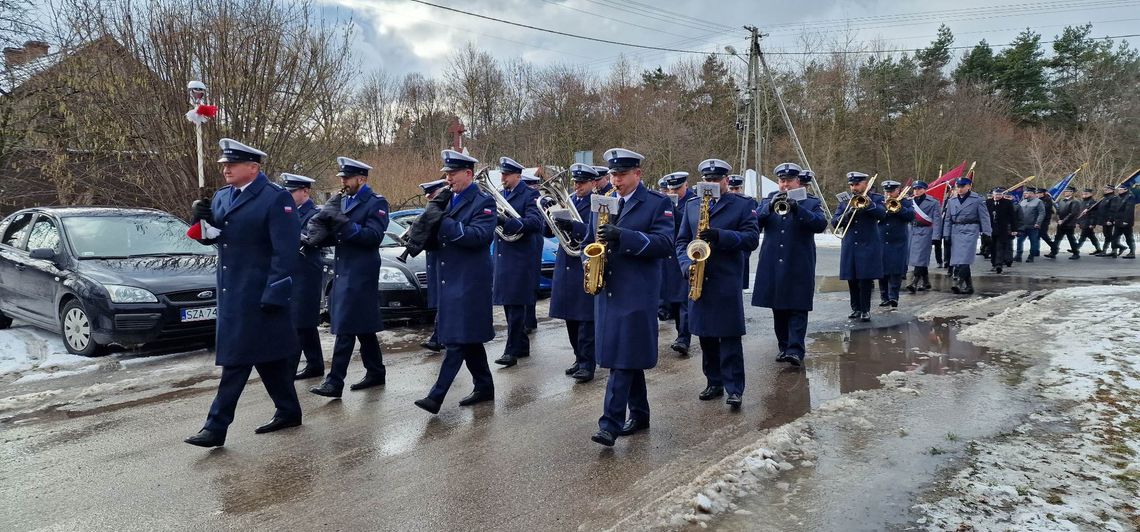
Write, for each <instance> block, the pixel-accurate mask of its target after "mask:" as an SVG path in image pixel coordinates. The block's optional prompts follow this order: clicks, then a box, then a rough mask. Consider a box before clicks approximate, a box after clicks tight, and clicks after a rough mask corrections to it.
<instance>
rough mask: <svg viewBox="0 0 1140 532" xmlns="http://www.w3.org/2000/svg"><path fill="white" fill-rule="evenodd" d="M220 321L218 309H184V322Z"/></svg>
mask: <svg viewBox="0 0 1140 532" xmlns="http://www.w3.org/2000/svg"><path fill="white" fill-rule="evenodd" d="M216 319H218V307H199V308H184V309H182V321H183V322H187V321H206V320H216Z"/></svg>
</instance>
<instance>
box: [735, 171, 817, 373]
mask: <svg viewBox="0 0 1140 532" xmlns="http://www.w3.org/2000/svg"><path fill="white" fill-rule="evenodd" d="M775 174H776V179H778V180H779V181H778V186H779V189H778V190H776V191H775V192H772V193H771V194H768V197H767V198H764V199H763V200H761V201H760V205H759V207H758V208H757V210H756V220H757V223H758V224H759V227H760V230H761V231H762V232H763V233H764V241H763V242H762V243H761V245H760V257H759V260H758V262H757V263H756V279H755V281H754V282H753V283H752V287H753V288H752V306H754V307H767V308H770V309H772V325H773V327H774V329H775V332H776V343H777V346H778V347H779V354H778V355H777V356H776V361H777V362H787V363H789V364H792V365H793V366H800V365H802V364H803V361H804V356H805V354H806V351H805V345H806V338H807V324H808V313H809V312H811V310H812V303H813V298H814V297H815V260H816V258H815V235H817V234H819V233H822V232H824V231H825V230H826V229H827V215H826V214H824V212H823V206H822V203H821V202H820V201H819V198H816V197H815V196H811V195H808V196H807V197H806V198H805V199H802V200H799V201H795V200H789V207H790V210H789V211H788V213H787V214H786V215H783V216H781V215H779V214H776V213H774V212H772V202H773V201H775V200H776V199H777V198H778V197H783V198H786V197H787V195H788V192H789V191H792V190H797V189H801V188H803V187H804V186H805V185H806V183H805V182H804V181H803V178H802V177H801V176H802V175H803V171H802V170H801V169H800V167H799V165H797V164H795V163H783V164H781V165H779V166H777V167H776V171H775Z"/></svg>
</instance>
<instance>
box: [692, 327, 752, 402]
mask: <svg viewBox="0 0 1140 532" xmlns="http://www.w3.org/2000/svg"><path fill="white" fill-rule="evenodd" d="M697 340H698V341H699V342H700V344H701V371H702V372H704V374H705V382H707V383H708V385H709V386H724V390H725V391H726V392H728V393H744V347H743V346H742V344H741V342H740V337H739V336H724V337H713V336H701V337H698V338H697Z"/></svg>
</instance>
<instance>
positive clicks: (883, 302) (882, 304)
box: [879, 300, 891, 307]
mask: <svg viewBox="0 0 1140 532" xmlns="http://www.w3.org/2000/svg"><path fill="white" fill-rule="evenodd" d="M879 306H880V307H889V306H891V302H890V301H887V300H883V301H880V302H879Z"/></svg>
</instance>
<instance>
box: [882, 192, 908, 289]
mask: <svg viewBox="0 0 1140 532" xmlns="http://www.w3.org/2000/svg"><path fill="white" fill-rule="evenodd" d="M901 187H902V183H899V182H898V181H890V180H887V181H883V192H884V193H885V194H886V198H887V199H898V200H899V205H900V206H901V207H900V208H899V210H898V211H896V212H891V211H889V210H888V211H887V212H886V216H884V217H883V219H882V220H881V221H879V234H881V235H882V237H883V277H882V278H880V279H879V300H880V301H879V306H880V307H890V308H898V306H899V289H900V288H902V280H903V277H905V276H906V264H907V260H908V259H910V233H909V230H910V225H911V223H913V222H914V202H912V201H911V200H910V199H907V198H901V199H900V198H899V194H901V193H902V191H901V190H900V188H901ZM883 201H884V205H885V202H886V199H884V200H883Z"/></svg>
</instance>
